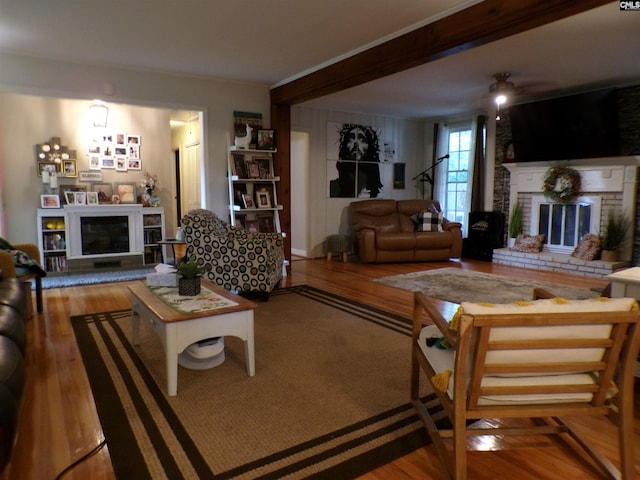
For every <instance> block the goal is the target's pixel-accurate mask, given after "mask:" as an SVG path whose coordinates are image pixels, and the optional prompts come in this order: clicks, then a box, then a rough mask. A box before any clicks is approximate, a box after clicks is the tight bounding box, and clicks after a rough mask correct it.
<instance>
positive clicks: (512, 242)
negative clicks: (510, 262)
mask: <svg viewBox="0 0 640 480" xmlns="http://www.w3.org/2000/svg"><path fill="white" fill-rule="evenodd" d="M515 244H516V239H515V237H509V238H507V247H509V250H511V249H512V248H513V246H514V245H515Z"/></svg>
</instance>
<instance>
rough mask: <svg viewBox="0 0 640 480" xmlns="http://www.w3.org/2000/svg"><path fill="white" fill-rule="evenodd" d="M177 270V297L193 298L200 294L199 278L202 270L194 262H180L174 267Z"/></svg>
mask: <svg viewBox="0 0 640 480" xmlns="http://www.w3.org/2000/svg"><path fill="white" fill-rule="evenodd" d="M176 270H178V275H179V278H178V295H185V296H195V295H198V294H199V293H200V277H201V276H202V274H203V273H204V268H203V267H201V266H200V265H198V264H197V263H196V262H193V261H188V262H181V263H178V264H177V265H176Z"/></svg>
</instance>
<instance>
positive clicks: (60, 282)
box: [42, 268, 154, 289]
mask: <svg viewBox="0 0 640 480" xmlns="http://www.w3.org/2000/svg"><path fill="white" fill-rule="evenodd" d="M153 271H154V269H153V268H138V269H135V270H118V271H115V272H90V273H77V274H65V275H47V276H46V277H44V278H43V279H42V288H44V289H47V288H62V287H76V286H78V285H95V284H98V283H112V282H127V281H131V280H140V279H142V278H145V277H146V276H147V274H148V273H151V272H153Z"/></svg>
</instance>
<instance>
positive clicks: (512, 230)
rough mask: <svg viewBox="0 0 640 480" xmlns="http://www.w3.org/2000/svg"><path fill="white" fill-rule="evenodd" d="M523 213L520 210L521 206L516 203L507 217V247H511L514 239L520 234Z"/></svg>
mask: <svg viewBox="0 0 640 480" xmlns="http://www.w3.org/2000/svg"><path fill="white" fill-rule="evenodd" d="M523 214H524V211H523V209H522V204H521V203H520V202H516V204H515V205H514V206H513V208H512V209H511V215H510V216H509V240H508V247H509V248H511V247H513V244H514V243H515V241H516V237H517V236H518V235H519V234H520V233H522V216H523Z"/></svg>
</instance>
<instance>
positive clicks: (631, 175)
mask: <svg viewBox="0 0 640 480" xmlns="http://www.w3.org/2000/svg"><path fill="white" fill-rule="evenodd" d="M560 164H563V165H564V163H561V162H558V163H557V164H549V163H547V162H529V163H507V164H503V166H504V167H505V168H506V169H507V170H509V172H510V174H511V182H510V194H509V205H511V206H513V205H515V204H516V202H518V201H520V203H521V204H522V203H523V202H524V204H523V207H524V210H525V212H528V215H525V224H524V233H528V234H530V235H537V233H538V232H537V231H536V229H537V223H536V224H534V223H533V222H531V218H532V214H531V212H532V203H533V199H535V198H539V195H540V194H541V193H542V185H543V178H544V175H545V173H546V172H547V170H548V169H549V168H550V167H552V166H558V165H560ZM566 165H567V166H570V167H571V168H574V169H575V170H577V171H578V172H580V177H581V180H582V192H583V195H585V196H588V197H589V198H590V199H591V201H592V202H595V203H599V204H600V205H601V208H600V212H601V214H600V219H599V221H598V219H595V222H594V223H593V225H597V224H599V226H600V229H599V230H600V231H601V229H602V226H603V225H604V221H605V220H606V216H607V215H608V213H609V211H611V210H612V209H613V210H621V211H623V212H624V213H626V214H627V215H628V217H629V218H631V219H633V218H635V209H636V191H637V183H638V179H637V169H638V165H640V156H634V157H615V158H599V159H589V160H579V161H574V160H572V161H571V162H569V163H567V164H566ZM600 231H592V232H591V233H600ZM620 256H621V259H623V260H626V261H629V260H631V256H632V242H631V241H628V242H627V244H626V245H624V246H623V247H622V248H621V250H620Z"/></svg>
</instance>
